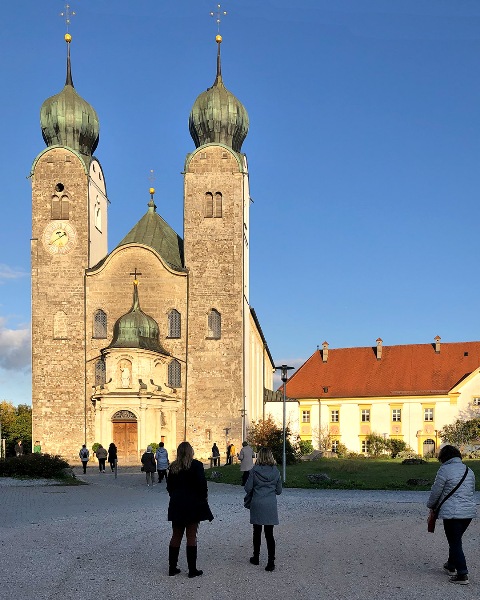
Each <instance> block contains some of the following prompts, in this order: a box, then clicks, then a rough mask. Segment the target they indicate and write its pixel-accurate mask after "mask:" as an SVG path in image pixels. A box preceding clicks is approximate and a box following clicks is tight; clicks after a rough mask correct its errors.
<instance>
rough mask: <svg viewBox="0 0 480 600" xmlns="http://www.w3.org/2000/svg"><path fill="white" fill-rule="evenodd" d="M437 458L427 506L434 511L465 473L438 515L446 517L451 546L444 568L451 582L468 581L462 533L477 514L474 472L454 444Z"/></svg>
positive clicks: (446, 528) (445, 447) (444, 525)
mask: <svg viewBox="0 0 480 600" xmlns="http://www.w3.org/2000/svg"><path fill="white" fill-rule="evenodd" d="M438 460H439V461H440V462H441V463H442V466H441V467H440V468H439V469H438V472H437V475H436V477H435V481H434V483H433V486H432V490H431V492H430V497H429V498H428V502H427V507H428V508H429V509H430V510H431V511H434V510H438V509H437V507H438V505H439V504H440V503H441V502H442V500H443V499H444V498H445V497H446V496H447V495H448V494H449V493H450V492H451V491H452V490H454V489H455V487H456V486H457V485H458V483H460V481H461V480H462V477H463V476H464V475H465V479H464V480H463V481H462V483H461V485H460V486H459V488H458V489H457V490H456V491H455V492H454V493H453V494H452V495H451V496H450V497H449V498H448V499H447V500H445V501H444V502H443V504H442V505H441V506H440V509H439V510H438V517H439V518H440V519H443V528H444V530H445V535H446V537H447V541H448V548H449V553H448V561H447V562H446V563H445V564H444V565H443V568H444V570H445V571H446V572H447V573H448V574H449V575H451V577H450V581H451V583H459V584H461V585H467V584H468V569H467V563H466V560H465V554H464V553H463V548H462V536H463V534H464V533H465V531H466V529H467V527H468V526H469V525H470V522H471V520H472V518H473V517H475V516H476V514H477V510H476V506H475V475H474V473H473V471H472V470H471V469H469V468H468V467H466V466H465V465H464V464H463V463H462V455H461V454H460V450H459V449H458V448H455V446H450V445H448V446H444V447H443V448H442V449H441V450H440V452H439V453H438ZM455 571H456V573H455Z"/></svg>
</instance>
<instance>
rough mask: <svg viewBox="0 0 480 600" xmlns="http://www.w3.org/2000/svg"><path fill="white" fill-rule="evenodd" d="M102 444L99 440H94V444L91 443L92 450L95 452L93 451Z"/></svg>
mask: <svg viewBox="0 0 480 600" xmlns="http://www.w3.org/2000/svg"><path fill="white" fill-rule="evenodd" d="M101 445H102V444H100V442H95V443H94V444H92V452H93V453H94V454H95V452H96V451H97V450H98V449H99V448H100V446H101Z"/></svg>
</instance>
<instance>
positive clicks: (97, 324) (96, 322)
mask: <svg viewBox="0 0 480 600" xmlns="http://www.w3.org/2000/svg"><path fill="white" fill-rule="evenodd" d="M93 337H94V338H98V339H104V338H106V337H107V315H106V313H104V312H103V310H101V309H98V310H97V311H96V312H95V314H94V315H93Z"/></svg>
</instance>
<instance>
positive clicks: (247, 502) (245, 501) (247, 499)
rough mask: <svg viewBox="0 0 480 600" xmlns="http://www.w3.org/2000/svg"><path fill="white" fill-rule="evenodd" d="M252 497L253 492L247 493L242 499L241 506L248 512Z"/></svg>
mask: <svg viewBox="0 0 480 600" xmlns="http://www.w3.org/2000/svg"><path fill="white" fill-rule="evenodd" d="M252 496H253V490H252V491H251V492H248V493H247V494H245V498H244V499H243V506H244V507H245V508H248V510H250V506H251V505H252Z"/></svg>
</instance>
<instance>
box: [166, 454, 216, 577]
mask: <svg viewBox="0 0 480 600" xmlns="http://www.w3.org/2000/svg"><path fill="white" fill-rule="evenodd" d="M167 491H168V493H169V495H170V503H169V505H168V520H169V521H171V522H172V538H171V540H170V546H169V549H168V564H169V570H168V574H169V575H177V573H180V569H178V568H177V562H178V554H179V552H180V545H181V543H182V538H183V534H184V533H186V537H187V564H188V576H189V577H198V575H202V573H203V571H200V570H197V530H198V525H199V523H200V521H212V520H213V515H212V512H211V510H210V507H209V506H208V489H207V480H206V479H205V471H204V469H203V465H202V463H201V462H200V461H198V460H195V459H194V458H193V448H192V446H191V445H190V444H189V443H188V442H182V443H181V444H180V445H179V446H178V448H177V459H176V460H175V461H174V462H173V463H172V464H171V465H170V470H169V475H168V481H167Z"/></svg>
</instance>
